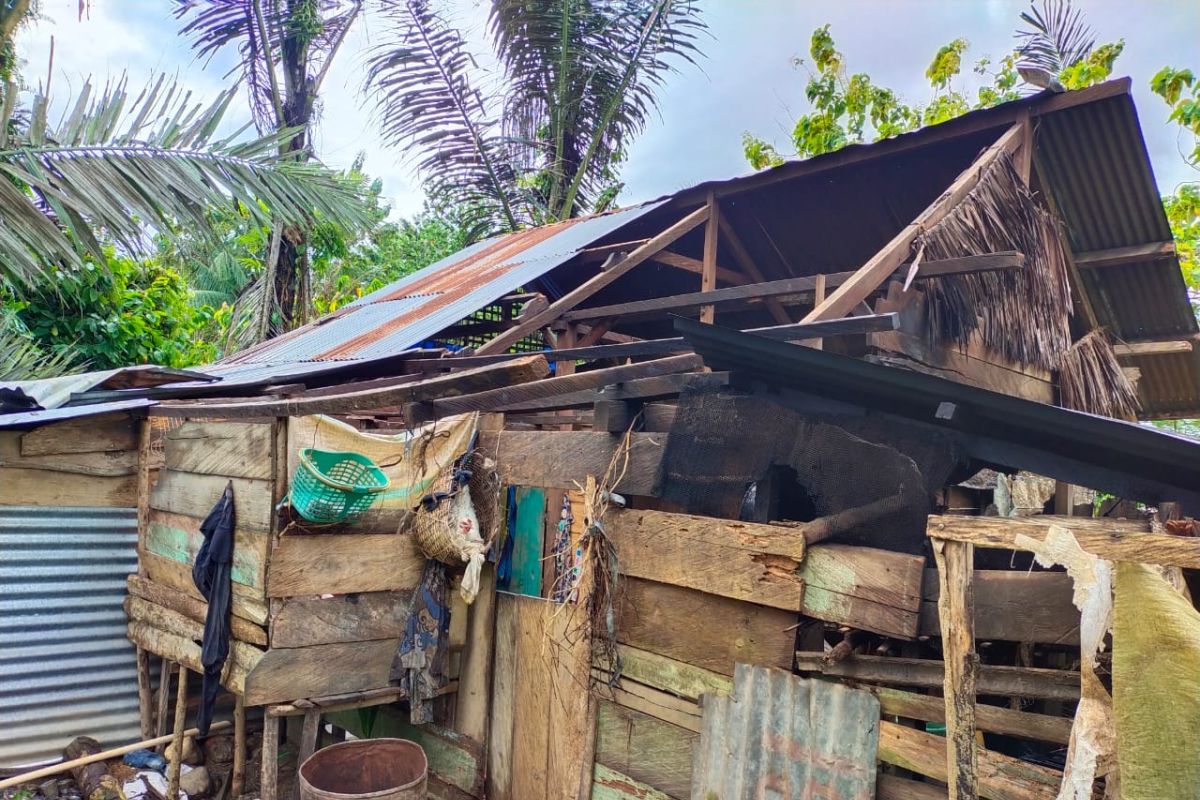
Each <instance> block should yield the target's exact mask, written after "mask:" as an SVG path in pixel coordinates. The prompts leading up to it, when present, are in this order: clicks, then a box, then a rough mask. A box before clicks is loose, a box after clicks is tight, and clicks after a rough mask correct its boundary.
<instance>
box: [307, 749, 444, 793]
mask: <svg viewBox="0 0 1200 800" xmlns="http://www.w3.org/2000/svg"><path fill="white" fill-rule="evenodd" d="M428 772H429V762H428V761H426V760H425V751H424V750H422V749H421V746H420V745H419V744H417V743H416V742H410V741H408V740H407V739H361V740H359V741H354V742H341V743H339V744H335V745H331V746H329V747H326V748H324V749H321V750H318V751H317V752H315V753H313V754H312V755H311V756H309V757H308V758H307V759H305V761H304V763H303V764H301V765H300V775H299V781H300V800H352V799H353V800H362V798H369V800H425V781H426V776H427V774H428Z"/></svg>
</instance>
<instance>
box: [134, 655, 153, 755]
mask: <svg viewBox="0 0 1200 800" xmlns="http://www.w3.org/2000/svg"><path fill="white" fill-rule="evenodd" d="M137 681H138V715H139V716H140V721H141V730H142V738H143V739H149V738H151V737H153V736H154V693H153V692H152V691H151V690H150V651H148V650H144V649H142V648H141V647H139V648H137Z"/></svg>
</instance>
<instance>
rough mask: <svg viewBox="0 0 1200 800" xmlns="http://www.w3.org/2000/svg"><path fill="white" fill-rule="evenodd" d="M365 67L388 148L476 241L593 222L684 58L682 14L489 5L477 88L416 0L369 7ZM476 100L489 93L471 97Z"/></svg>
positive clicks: (500, 1) (580, 1) (694, 29)
mask: <svg viewBox="0 0 1200 800" xmlns="http://www.w3.org/2000/svg"><path fill="white" fill-rule="evenodd" d="M380 10H381V13H382V14H383V15H384V16H385V17H386V19H387V20H388V21H389V27H388V30H387V34H388V37H389V38H388V39H387V40H386V41H385V42H384V43H382V44H381V45H380V46H379V47H378V48H377V49H376V51H375V52H374V54H373V56H372V58H371V60H370V63H369V65H368V70H367V72H368V74H367V91H368V92H369V94H370V95H371V96H372V97H373V98H374V100H375V102H376V105H377V108H378V114H379V118H380V123H381V126H382V130H383V133H384V136H385V138H386V140H387V141H388V142H390V143H391V144H393V145H395V146H397V147H405V148H410V149H409V154H410V155H409V160H410V161H411V162H412V163H414V165H415V166H416V167H417V170H418V172H419V173H420V174H421V175H422V176H423V177H424V179H425V181H426V183H427V186H428V188H429V190H430V193H431V194H432V195H434V196H437V197H440V198H444V199H446V200H448V201H450V202H453V203H455V204H456V205H458V206H460V207H461V208H464V209H469V210H470V212H471V214H472V219H471V221H472V223H473V227H474V233H475V234H476V235H483V234H490V233H497V232H503V231H512V230H516V229H518V228H521V227H525V226H528V225H538V224H543V223H545V222H551V221H555V220H563V219H568V218H570V217H574V216H577V215H579V214H582V213H590V212H599V211H603V210H604V209H605V208H607V207H608V206H609V205H610V204H611V203H612V202H613V201H614V200H615V198H616V195H617V193H618V192H619V190H620V188H621V183H620V179H619V171H620V165H621V163H622V161H623V160H624V157H625V152H626V150H627V148H628V146H629V143H630V141H631V140H632V139H633V137H634V136H636V135H637V134H638V133H639V132H641V130H642V129H643V128H644V127H645V124H646V121H647V119H648V117H649V115H650V114H651V113H652V111H653V110H654V107H655V103H656V100H657V97H656V91H657V90H658V89H659V88H661V86H662V83H663V81H664V80H665V78H666V75H667V74H668V73H669V71H670V70H671V69H673V67H674V66H675V65H677V64H679V63H680V62H691V61H693V59H694V57H695V55H696V54H697V46H696V39H697V36H698V34H699V33H700V32H701V31H702V30H703V24H702V22H701V21H700V18H699V15H698V13H697V11H696V10H695V8H694V7H693V5H692V4H691V3H689V2H686V1H684V0H493V2H492V4H491V13H490V24H489V30H490V38H491V44H492V47H493V50H494V52H495V56H496V60H497V62H498V63H499V65H500V66H499V70H500V72H499V74H498V75H486V74H482V73H481V72H480V70H479V69H478V67H477V65H476V62H475V61H474V59H473V58H472V57H471V55H470V53H469V52H468V51H467V48H466V45H465V43H464V40H463V37H462V35H461V34H460V33H459V31H457V30H455V29H454V28H452V27H451V26H450V25H449V24H448V23H447V22H446V19H445V18H444V16H443V15H442V14H441V13H440V12H439V11H438V10H437V9H436V8H434V7H433V5H431V3H430V0H380ZM485 86H494V87H496V89H495V91H490V92H489V91H485V90H484V87H485Z"/></svg>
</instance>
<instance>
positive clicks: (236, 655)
mask: <svg viewBox="0 0 1200 800" xmlns="http://www.w3.org/2000/svg"><path fill="white" fill-rule="evenodd" d="M123 605H124V608H125V615H126V616H127V617H129V619H130V621H131V622H141V623H145V624H147V625H149V626H150V627H152V628H154V629H156V630H159V631H165V632H166V633H170V634H173V635H175V636H181V637H183V638H184V639H188V640H190V641H200V640H202V639H203V638H204V623H203V622H200V621H197V620H194V619H191V618H190V617H188V616H186V615H184V614H181V613H179V612H178V611H174V610H172V609H170V608H167V607H166V606H160V605H158V604H157V603H152V602H151V601H149V600H146V599H144V598H141V597H136V596H134V595H129V596H127V597H126V598H125V602H124V604H123ZM263 652H264V651H263V650H261V649H260V648H257V647H254V646H252V645H251V644H249V643H247V642H244V641H240V640H238V639H233V640H232V641H230V643H229V659H230V660H231V661H232V662H233V663H234V664H235V665H236V666H235V667H234V668H235V669H237V670H241V671H243V672H247V673H248V672H249V670H251V669H253V667H254V665H255V664H257V663H258V660H259V659H260V658H262V655H263ZM162 655H167V656H168V657H170V655H169V654H162Z"/></svg>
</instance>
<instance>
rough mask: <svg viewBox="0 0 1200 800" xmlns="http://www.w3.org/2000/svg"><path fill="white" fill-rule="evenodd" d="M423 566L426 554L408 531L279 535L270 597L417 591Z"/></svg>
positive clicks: (273, 556)
mask: <svg viewBox="0 0 1200 800" xmlns="http://www.w3.org/2000/svg"><path fill="white" fill-rule="evenodd" d="M424 566H425V556H424V555H422V554H421V551H420V550H419V549H418V548H417V544H416V542H415V541H414V539H413V537H412V536H410V535H408V534H396V533H361V534H329V535H324V536H281V537H280V538H279V541H278V542H277V543H276V544H275V548H274V549H273V550H272V551H271V563H270V565H268V567H267V595H268V596H269V597H296V596H301V595H312V594H351V593H354V592H385V591H392V590H396V589H415V588H416V587H417V584H418V583H420V581H421V570H422V569H423V568H424Z"/></svg>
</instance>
